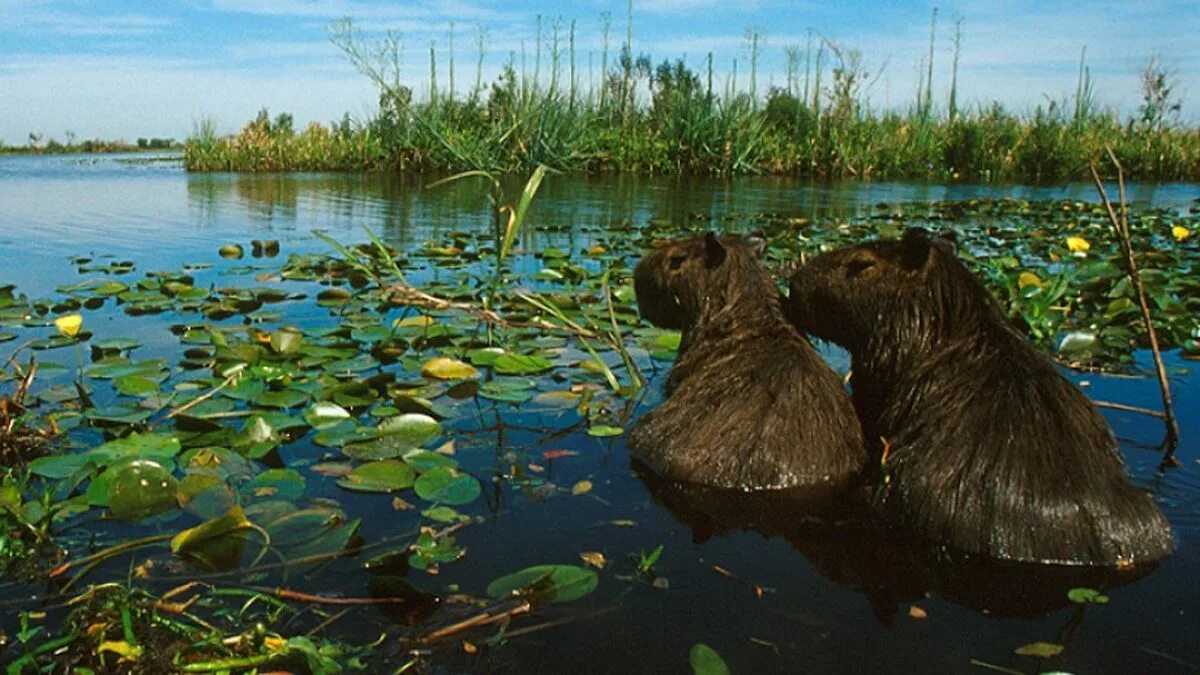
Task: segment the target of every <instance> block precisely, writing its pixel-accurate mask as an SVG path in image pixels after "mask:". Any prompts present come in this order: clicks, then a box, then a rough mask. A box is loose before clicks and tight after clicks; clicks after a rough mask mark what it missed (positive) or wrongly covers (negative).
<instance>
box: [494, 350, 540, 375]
mask: <svg viewBox="0 0 1200 675" xmlns="http://www.w3.org/2000/svg"><path fill="white" fill-rule="evenodd" d="M491 365H492V368H493V369H494V370H495V371H496V372H497V373H500V374H502V375H534V374H537V373H543V372H545V371H547V370H550V369H551V368H553V367H554V364H552V363H550V361H549V360H547V359H545V358H543V357H541V356H536V355H524V354H501V355H500V356H498V357H496V359H495V360H494V361H492V364H491Z"/></svg>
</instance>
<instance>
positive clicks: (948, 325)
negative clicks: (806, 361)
mask: <svg viewBox="0 0 1200 675" xmlns="http://www.w3.org/2000/svg"><path fill="white" fill-rule="evenodd" d="M787 313H788V316H789V318H790V319H792V321H793V322H794V323H795V324H796V325H797V326H798V327H799V328H801V329H802V330H805V331H807V332H809V333H811V334H813V335H815V336H817V337H821V338H824V339H828V340H832V341H834V342H837V343H838V344H841V345H843V346H845V347H846V348H847V349H848V350H849V351H850V353H851V356H852V373H853V374H852V378H851V386H852V389H853V396H854V403H855V406H856V408H857V410H858V412H859V414H860V417H861V420H862V423H863V427H864V430H865V431H866V433H867V435H868V438H870V439H872V440H876V439H878V440H880V446H879V452H878V454H877V455H876V459H877V460H878V464H877V466H878V469H877V471H876V472H875V473H876V474H877V475H876V476H874V478H873V480H875V481H876V482H877V487H876V489H875V491H874V501H875V503H876V505H877V506H878V507H879V509H880V510H881V512H882V513H884V514H885V515H889V516H892V517H895V518H896V519H898V520H900V521H902V522H903V523H905V524H907V525H909V526H911V527H913V528H915V529H916V530H918V531H920V532H921V533H923V534H925V535H927V536H928V537H931V538H933V539H935V540H938V541H942V542H946V543H948V544H949V545H951V546H952V547H954V548H957V549H960V550H963V551H967V552H970V553H979V554H985V555H988V556H991V557H995V558H1005V559H1014V560H1027V561H1039V562H1058V563H1068V564H1091V565H1124V564H1128V563H1132V562H1138V561H1143V560H1153V559H1159V558H1162V557H1164V556H1166V555H1168V554H1169V553H1170V552H1171V550H1172V548H1173V546H1174V538H1173V536H1172V533H1171V528H1170V525H1169V524H1168V522H1167V520H1166V518H1165V517H1164V516H1163V514H1162V512H1161V511H1160V510H1159V508H1158V507H1157V505H1156V504H1155V503H1154V501H1153V499H1152V498H1151V496H1150V495H1149V494H1147V493H1146V492H1144V491H1142V490H1139V489H1137V488H1136V487H1134V486H1133V485H1132V484H1130V483H1129V481H1128V480H1127V478H1126V476H1125V471H1124V466H1123V463H1122V460H1121V456H1120V453H1119V451H1118V450H1117V447H1116V442H1115V440H1114V438H1113V435H1112V432H1111V431H1110V430H1109V428H1108V425H1107V423H1106V422H1105V421H1104V419H1103V417H1101V415H1100V414H1099V412H1098V411H1097V410H1096V409H1095V407H1094V406H1093V405H1092V404H1091V402H1090V401H1089V400H1088V399H1087V397H1086V396H1084V394H1083V393H1082V392H1081V391H1079V389H1077V388H1076V387H1075V386H1074V385H1073V384H1071V383H1070V382H1069V381H1067V380H1066V379H1065V378H1064V377H1063V376H1062V375H1061V374H1060V373H1059V372H1058V371H1057V370H1056V369H1055V367H1054V365H1053V364H1052V363H1051V362H1050V360H1049V359H1048V358H1047V357H1046V356H1045V355H1043V354H1042V353H1040V352H1039V351H1037V350H1036V349H1035V348H1034V347H1033V346H1032V345H1031V344H1030V343H1029V342H1028V341H1027V340H1026V339H1025V338H1024V336H1022V335H1021V334H1020V333H1019V332H1017V331H1016V330H1015V329H1014V328H1013V327H1012V325H1011V324H1010V323H1009V321H1008V320H1007V318H1006V317H1005V316H1004V313H1003V311H1002V310H1001V308H1000V306H999V304H998V303H997V302H996V301H995V299H994V298H993V297H992V296H991V294H990V293H988V291H987V289H986V288H984V286H983V285H982V284H981V283H980V282H979V281H978V280H977V279H976V278H975V277H974V276H973V275H972V274H971V273H970V272H969V271H968V270H967V269H966V268H965V267H963V265H962V263H961V262H960V261H959V260H958V259H957V257H956V256H955V254H954V252H953V249H952V247H951V246H950V245H949V244H948V243H946V242H944V241H941V240H936V239H931V238H930V237H929V236H928V235H927V234H926V233H925V232H924V231H923V230H919V229H913V230H909V231H908V232H907V233H906V234H905V236H904V237H903V239H902V240H900V241H890V242H888V241H879V242H874V243H868V244H862V245H859V246H852V247H849V248H845V249H842V250H839V251H833V252H831V253H827V254H824V255H821V256H818V257H817V258H815V259H813V260H812V261H811V262H810V263H809V264H808V265H805V266H804V267H802V268H801V269H799V270H798V271H797V272H796V273H795V275H794V276H793V277H792V279H791V284H790V297H789V300H788V306H787ZM873 466H875V465H874V464H873Z"/></svg>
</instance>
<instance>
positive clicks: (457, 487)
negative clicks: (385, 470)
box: [413, 466, 481, 506]
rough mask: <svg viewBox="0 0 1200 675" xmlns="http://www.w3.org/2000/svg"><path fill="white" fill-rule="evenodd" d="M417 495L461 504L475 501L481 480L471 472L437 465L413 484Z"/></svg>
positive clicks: (440, 502)
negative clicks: (466, 472)
mask: <svg viewBox="0 0 1200 675" xmlns="http://www.w3.org/2000/svg"><path fill="white" fill-rule="evenodd" d="M413 490H414V491H415V492H416V493H417V496H418V497H420V498H421V499H424V500H425V501H427V502H435V503H439V504H448V505H450V506H460V505H462V504H470V503H471V502H473V501H475V500H476V499H477V498H478V497H479V495H480V493H481V488H480V486H479V481H478V480H476V479H475V477H474V476H471V475H470V474H465V473H460V472H458V471H456V470H455V469H451V468H450V467H445V466H440V467H435V468H433V469H430V470H428V471H426V472H425V473H423V474H421V476H420V477H419V478H417V480H416V483H415V484H414V485H413Z"/></svg>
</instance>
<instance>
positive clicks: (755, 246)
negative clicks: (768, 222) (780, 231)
mask: <svg viewBox="0 0 1200 675" xmlns="http://www.w3.org/2000/svg"><path fill="white" fill-rule="evenodd" d="M746 243H747V244H750V252H751V253H753V254H754V257H755V258H758V259H759V260H762V257H763V255H764V254H765V253H766V252H767V236H766V235H765V234H763V232H762V230H759V231H758V232H752V233H750V235H749V236H747V237H746Z"/></svg>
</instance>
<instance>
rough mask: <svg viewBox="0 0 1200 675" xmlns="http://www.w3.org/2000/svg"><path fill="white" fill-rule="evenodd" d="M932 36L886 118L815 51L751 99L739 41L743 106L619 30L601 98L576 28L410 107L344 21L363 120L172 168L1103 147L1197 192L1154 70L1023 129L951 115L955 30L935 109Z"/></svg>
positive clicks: (797, 170)
mask: <svg viewBox="0 0 1200 675" xmlns="http://www.w3.org/2000/svg"><path fill="white" fill-rule="evenodd" d="M630 24H632V19H630ZM935 27H936V15H935V16H934V18H933V20H932V21H931V39H930V47H931V52H930V56H929V57H927V58H928V59H929V61H930V62H929V63H928V64H927V66H928V68H927V70H928V73H927V74H924V73H923V74H922V80H921V83H920V85H919V90H918V92H917V96H916V98H915V100H914V101H913V103H912V104H911V105H910V106H909V108H908V109H907V110H894V109H877V108H874V107H872V105H871V103H870V99H869V93H870V89H871V86H872V84H873V83H874V80H872V79H871V77H870V73H868V72H867V68H866V66H865V65H864V64H863V62H862V58H861V54H859V53H858V52H857V51H855V50H849V49H843V48H841V47H839V46H838V45H837V44H836V43H834V42H832V41H830V40H826V39H821V40H820V41H819V43H818V44H816V45H815V46H814V44H812V42H810V43H809V44H808V45H807V47H806V48H805V50H804V53H803V55H802V54H801V52H800V49H799V48H798V47H789V48H788V49H787V55H788V64H789V66H788V77H787V78H786V84H785V86H783V87H774V88H771V89H770V90H769V91H767V92H766V93H765V94H763V95H757V92H756V90H757V79H758V73H757V70H758V59H759V51H760V50H761V44H760V36H759V35H758V34H757V33H748V36H747V41H748V42H747V44H748V49H750V54H751V59H750V78H749V79H750V82H751V84H750V88H749V90H742V89H739V88H738V85H737V70H736V68H737V64H736V62H735V63H734V66H733V68H734V70H732V72H730V73H728V74H727V75H726V76H725V77H724V78H723V81H724V85H723V86H717V87H716V88H714V82H713V72H712V56H711V54H709V55H708V57H707V58H706V59H705V64H706V68H705V72H703V73H698V72H696V71H694V70H692V69H691V68H690V67H689V66H688V65H687V64H686V63H685V62H684V61H683V60H676V61H669V60H666V61H662V62H661V63H659V64H658V65H657V66H654V65H653V62H652V60H651V58H650V57H649V56H647V55H645V54H640V55H636V56H635V55H634V52H633V50H632V42H631V40H632V38H631V30H632V29H631V27H629V28H627V33H626V39H625V42H624V44H623V45H622V46H621V48H620V49H619V50H618V51H617V53H616V54H615V59H610V55H609V47H608V35H609V29H610V26H609V25H608V24H607V23H606V24H605V42H604V44H605V47H604V51H603V54H602V59H601V66H600V73H599V77H598V82H595V83H593V74H592V70H591V65H590V64H591V59H589V68H588V71H589V75H588V77H587V79H586V82H587V83H588V84H587V85H586V86H585V84H584V82H583V79H582V78H581V76H580V72H579V71H580V68H579V67H578V64H577V55H576V51H575V48H574V45H575V24H574V23H573V22H572V23H571V24H570V26H569V28H567V29H565V30H564V28H563V26H562V25H561V23H560V22H557V21H556V22H554V23H553V24H552V25H550V26H549V27H547V26H545V25H543V23H542V22H541V21H539V30H538V40H537V45H536V47H535V54H534V55H533V56H534V58H532V59H529V58H528V56H527V55H524V54H523V55H522V57H521V59H520V61H518V60H517V59H516V58H515V57H510V59H509V61H508V64H507V65H506V66H505V67H504V68H503V69H502V71H501V74H500V76H499V77H498V78H497V79H496V80H495V81H494V82H493V83H492V84H491V85H490V86H485V85H484V84H483V80H482V63H483V60H484V50H485V44H486V40H485V33H483V32H481V33H480V36H479V38H478V39H477V41H476V43H477V45H478V53H477V54H476V55H475V56H476V64H477V65H476V73H475V77H474V82H475V86H474V87H473V88H472V89H470V90H469V91H466V92H456V91H455V89H454V87H453V86H450V87H448V88H445V89H443V90H439V89H438V88H437V79H436V76H437V74H438V65H437V64H438V58H437V57H438V54H437V51H436V50H434V49H431V50H430V56H429V59H430V73H431V79H430V83H429V90H428V95H427V96H426V97H425V99H424V100H423V101H421V102H417V101H416V100H415V99H414V96H413V90H412V88H411V87H409V86H407V85H405V84H403V83H402V82H401V80H400V72H401V67H400V66H401V59H402V55H403V49H402V45H401V42H400V39H399V37H398V36H397V35H395V34H388V36H387V37H386V38H384V39H383V40H382V41H380V42H379V43H378V44H376V45H371V44H368V43H367V42H366V40H365V39H364V38H363V37H362V35H361V34H359V33H358V31H357V29H355V27H354V26H353V24H352V23H351V22H350V21H349V20H344V21H342V22H339V23H337V24H334V25H333V26H331V38H332V40H333V42H334V44H335V45H336V46H337V47H338V48H340V49H341V50H342V51H343V52H344V53H345V54H346V55H347V57H348V59H349V60H350V62H351V63H352V64H353V65H354V66H355V67H356V68H357V69H358V70H359V71H360V72H361V73H363V74H364V75H365V76H366V77H368V79H370V80H371V81H372V83H373V84H375V86H376V87H377V88H378V90H379V103H380V105H379V111H378V114H377V115H376V116H375V117H374V118H372V119H369V120H364V121H357V122H356V121H353V120H351V119H350V118H349V117H348V116H347V117H345V118H343V119H342V120H341V121H338V122H334V123H331V124H329V125H322V124H318V123H313V124H310V125H309V126H308V127H306V128H305V129H303V130H300V131H299V132H297V131H295V130H294V129H293V128H292V120H291V117H290V115H286V114H285V115H280V116H278V117H277V118H275V119H274V120H272V119H271V118H270V116H269V115H268V114H267V112H266V110H263V111H261V112H260V114H259V115H258V117H257V118H256V119H254V120H252V121H251V122H249V123H247V124H246V126H245V127H243V128H242V130H241V131H240V132H239V133H238V134H236V135H234V136H232V137H227V138H221V137H217V136H216V134H215V130H214V128H213V126H212V125H211V124H210V123H205V124H203V125H199V126H198V127H197V130H196V133H195V134H194V135H193V136H192V138H190V139H189V140H188V143H187V148H186V153H185V164H186V166H187V168H188V169H189V170H193V171H315V170H332V171H375V170H380V171H393V170H411V171H422V170H428V171H436V172H456V171H459V172H460V171H471V170H479V171H487V172H491V173H528V172H530V171H532V170H534V169H535V168H536V167H537V166H540V165H545V166H547V167H550V168H552V169H555V170H559V171H578V172H589V173H603V172H631V173H643V174H665V173H685V172H686V173H700V174H722V175H728V174H749V173H772V174H789V175H797V176H807V177H815V178H859V179H897V178H907V179H928V180H938V181H952V180H977V181H1007V180H1019V181H1027V182H1047V181H1061V180H1069V179H1079V178H1085V177H1086V176H1087V167H1088V163H1089V161H1090V160H1092V159H1093V158H1096V157H1099V156H1101V154H1102V153H1103V151H1104V150H1103V149H1104V146H1105V144H1106V143H1107V144H1108V145H1111V146H1112V147H1113V150H1114V152H1115V153H1116V156H1117V157H1118V159H1119V160H1120V161H1121V163H1122V164H1123V165H1124V166H1125V167H1126V169H1127V171H1128V174H1129V175H1130V177H1131V178H1135V179H1139V180H1197V179H1200V130H1197V129H1195V128H1192V127H1190V126H1187V125H1184V124H1181V123H1180V122H1179V110H1180V103H1179V100H1178V96H1177V95H1175V94H1174V92H1173V90H1172V87H1173V81H1172V78H1171V74H1170V73H1169V72H1166V71H1164V70H1163V68H1162V67H1161V66H1160V65H1158V64H1159V63H1160V61H1155V60H1151V61H1150V62H1149V63H1148V65H1147V70H1146V73H1144V74H1143V77H1142V83H1143V84H1142V89H1143V91H1142V92H1141V96H1142V100H1143V105H1142V106H1141V107H1140V108H1139V110H1138V114H1137V115H1135V116H1133V117H1130V118H1128V119H1124V118H1122V117H1121V116H1120V115H1119V114H1118V113H1117V112H1116V111H1113V110H1105V109H1100V108H1099V107H1098V106H1097V105H1096V103H1095V90H1094V83H1093V81H1092V80H1091V76H1090V71H1089V69H1088V67H1087V64H1086V51H1084V52H1082V53H1081V58H1080V68H1079V80H1078V84H1077V87H1076V91H1075V93H1074V100H1070V99H1069V98H1064V100H1062V101H1055V100H1052V99H1047V103H1045V104H1044V105H1040V106H1037V107H1036V108H1034V109H1033V110H1030V111H1020V112H1018V111H1013V110H1011V109H1008V108H1005V107H1004V106H1003V105H1002V104H1000V103H993V104H990V105H979V104H977V105H975V106H967V105H963V104H962V103H961V102H960V101H959V100H958V89H959V86H960V82H959V80H958V73H957V61H958V54H959V49H958V45H959V43H960V41H961V37H962V36H961V24H956V26H955V33H954V47H955V48H954V52H953V53H954V59H953V64H954V70H953V75H952V81H951V86H950V94H949V97H948V100H947V101H946V105H945V106H941V105H939V104H938V103H937V102H936V101H934V100H933V98H932V94H931V85H930V80H931V78H932V77H933V70H932V55H933V53H934V52H933V47H934V39H933V37H934V36H933V34H932V31H933V30H935ZM564 33H565V34H564ZM450 56H451V57H453V54H452V53H451V54H450ZM452 60H453V59H452V58H450V59H446V58H445V57H443V58H442V61H443V62H444V61H452ZM530 61H532V62H533V65H532V69H531V68H530ZM801 62H803V64H804V65H803V71H804V73H803V83H801V76H800V69H801V65H800V64H801ZM451 72H453V71H451ZM878 76H879V69H877V71H876V73H875V78H876V79H878ZM718 79H720V78H718ZM451 81H452V80H451Z"/></svg>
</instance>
